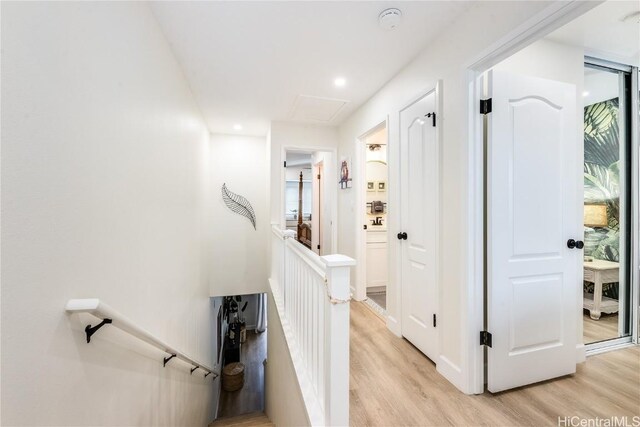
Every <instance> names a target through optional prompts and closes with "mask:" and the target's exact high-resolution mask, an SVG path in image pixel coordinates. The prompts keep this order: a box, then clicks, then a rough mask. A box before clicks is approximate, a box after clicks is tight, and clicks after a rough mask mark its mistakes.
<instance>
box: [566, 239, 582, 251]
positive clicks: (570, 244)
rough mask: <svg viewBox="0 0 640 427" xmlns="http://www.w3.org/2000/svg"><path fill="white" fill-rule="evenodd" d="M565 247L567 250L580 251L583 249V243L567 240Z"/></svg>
mask: <svg viewBox="0 0 640 427" xmlns="http://www.w3.org/2000/svg"><path fill="white" fill-rule="evenodd" d="M567 247H568V248H569V249H574V248H578V249H582V248H584V242H583V241H582V240H573V239H569V240H567Z"/></svg>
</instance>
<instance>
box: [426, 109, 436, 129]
mask: <svg viewBox="0 0 640 427" xmlns="http://www.w3.org/2000/svg"><path fill="white" fill-rule="evenodd" d="M424 116H425V117H431V120H432V122H431V123H432V124H433V127H436V113H435V112H433V113H427V114H425V115H424Z"/></svg>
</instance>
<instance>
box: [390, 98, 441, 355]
mask: <svg viewBox="0 0 640 427" xmlns="http://www.w3.org/2000/svg"><path fill="white" fill-rule="evenodd" d="M436 105H437V92H436V90H435V89H434V90H432V91H430V92H428V93H427V94H426V95H424V96H423V97H422V98H420V99H418V100H417V101H415V102H413V103H412V104H410V105H409V106H407V107H406V108H405V109H403V110H402V111H401V112H400V171H401V173H400V205H401V209H400V214H401V215H400V216H401V218H400V224H401V231H400V233H399V234H398V236H397V237H398V238H399V239H401V241H402V242H401V245H402V261H401V262H402V335H403V336H404V337H405V338H407V339H408V340H409V341H411V343H412V344H413V345H415V346H416V347H417V348H418V349H419V350H420V351H422V352H423V353H424V354H426V355H427V356H428V357H429V358H430V359H431V360H433V361H434V362H435V361H437V357H438V329H437V313H438V271H437V267H438V259H437V256H438V253H437V247H438V226H437V224H438V209H439V198H438V188H439V179H438V176H439V174H438V141H437V132H436V127H435V126H436V125H437V123H436ZM391 237H392V238H395V237H396V236H393V235H392V236H391Z"/></svg>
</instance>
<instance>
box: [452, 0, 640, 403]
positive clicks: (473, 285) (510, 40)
mask: <svg viewBox="0 0 640 427" xmlns="http://www.w3.org/2000/svg"><path fill="white" fill-rule="evenodd" d="M598 4H600V3H597V2H594V3H590V2H580V1H577V0H574V1H571V2H567V3H554V4H552V5H550V6H548V7H547V8H545V9H544V10H543V11H541V12H540V13H539V14H536V15H535V16H533V17H532V18H530V19H529V20H528V21H526V22H525V23H524V24H522V25H520V26H519V27H518V28H516V29H514V30H513V31H511V32H510V33H509V34H507V35H506V36H505V37H503V38H501V39H500V40H498V41H497V42H496V43H494V44H493V45H491V46H489V47H488V48H487V49H485V50H484V51H482V52H479V53H478V55H477V56H476V57H474V58H472V59H471V60H469V61H468V62H467V63H466V64H465V67H464V69H465V71H464V76H463V78H462V79H463V81H464V84H465V87H467V93H466V102H467V121H466V123H465V125H466V126H467V134H468V141H467V168H466V172H467V173H466V177H465V178H466V180H467V188H468V190H467V200H466V204H467V206H468V209H467V218H466V221H467V223H466V228H467V233H466V245H465V246H466V251H467V254H468V257H467V269H466V270H467V280H466V288H464V289H463V292H462V296H461V298H462V305H463V307H466V310H464V311H465V312H466V313H463V316H465V315H466V316H465V317H464V318H463V328H464V329H465V330H466V336H464V337H463V338H462V339H463V340H464V344H463V348H465V349H466V351H465V353H464V354H463V360H462V366H463V370H464V371H466V372H468V376H467V377H466V378H464V379H463V380H465V381H466V382H467V383H466V384H460V385H459V387H460V388H462V389H463V390H468V391H469V393H473V394H481V393H483V392H484V384H485V380H486V378H485V371H484V362H485V359H484V353H485V351H484V347H483V346H481V345H479V341H478V336H479V332H480V331H482V330H484V325H485V310H484V285H485V283H484V281H485V270H486V268H485V243H486V242H485V235H484V221H485V212H484V209H485V206H484V198H485V191H484V177H485V173H486V171H485V166H484V161H485V156H484V139H483V116H482V115H481V114H480V99H482V96H483V90H482V89H483V88H482V85H481V82H480V76H481V75H482V74H483V73H484V72H485V71H487V70H489V69H490V68H491V67H493V66H494V65H496V64H498V63H499V62H500V61H502V60H504V59H506V58H508V57H509V56H511V55H513V54H515V53H517V52H518V51H520V50H522V49H524V48H525V47H527V46H528V45H530V44H531V43H533V42H535V41H538V40H540V39H542V38H543V37H545V36H546V35H548V34H549V33H551V32H552V31H554V30H556V29H558V28H560V27H561V26H563V25H565V24H567V23H569V22H571V21H572V20H574V19H575V18H577V17H578V16H580V15H582V14H584V13H585V12H587V11H589V10H590V9H592V8H594V7H596V6H597V5H598ZM635 145H637V141H636V143H635V144H634V148H635ZM636 151H637V150H636ZM636 158H637V154H636ZM636 169H637V168H636ZM632 180H633V182H634V183H638V179H637V171H636V176H634V177H632ZM637 191H638V188H637V186H636V189H635V192H634V194H635V195H636V198H637V196H638V194H637ZM634 221H635V224H633V225H632V226H633V227H634V229H635V230H637V229H638V228H637V225H638V223H637V215H636V218H635V219H634ZM636 247H637V243H636ZM632 259H633V255H632ZM634 262H636V263H637V260H635V261H634ZM637 269H638V266H637V265H636V266H635V271H636V272H637ZM637 276H638V274H636V281H635V282H634V283H633V286H637ZM634 310H637V304H635V306H634ZM636 318H637V317H636ZM634 323H635V322H634ZM634 327H635V325H634ZM633 336H634V341H637V332H635V331H634V333H633ZM582 349H583V351H582V354H579V355H577V358H578V359H581V358H582V359H583V360H584V358H585V357H586V356H585V354H584V346H583V347H582Z"/></svg>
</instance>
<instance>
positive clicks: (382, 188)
mask: <svg viewBox="0 0 640 427" xmlns="http://www.w3.org/2000/svg"><path fill="white" fill-rule="evenodd" d="M377 190H378V192H383V191H387V182H386V181H378V185H377Z"/></svg>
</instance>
